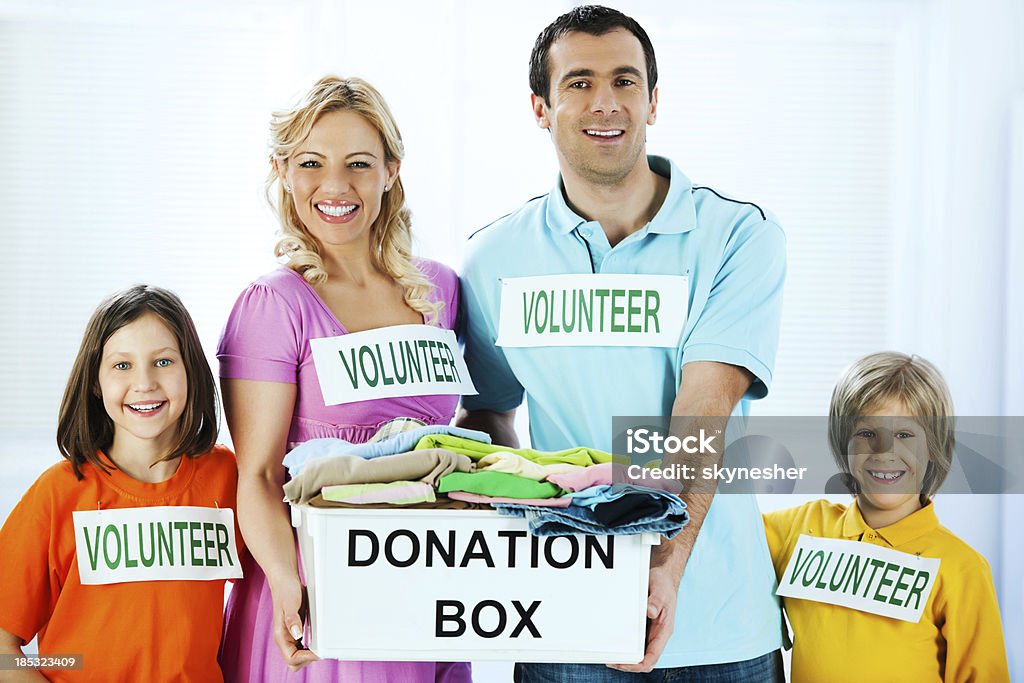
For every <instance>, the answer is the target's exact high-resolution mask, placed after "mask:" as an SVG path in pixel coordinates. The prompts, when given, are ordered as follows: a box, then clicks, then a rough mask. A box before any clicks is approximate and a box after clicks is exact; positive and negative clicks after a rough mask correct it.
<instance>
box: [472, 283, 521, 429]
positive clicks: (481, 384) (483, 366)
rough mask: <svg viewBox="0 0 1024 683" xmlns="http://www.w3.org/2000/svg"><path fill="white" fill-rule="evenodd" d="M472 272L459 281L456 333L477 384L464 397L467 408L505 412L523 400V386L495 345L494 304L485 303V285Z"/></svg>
mask: <svg viewBox="0 0 1024 683" xmlns="http://www.w3.org/2000/svg"><path fill="white" fill-rule="evenodd" d="M470 272H471V271H467V274H465V275H464V276H463V277H462V278H461V280H460V292H461V301H460V308H459V313H460V317H459V324H458V329H459V334H460V336H461V338H462V342H463V344H464V355H465V357H466V367H467V368H468V369H469V376H470V377H472V378H473V384H474V385H475V386H476V390H477V392H478V393H477V395H476V396H463V397H462V407H463V408H465V409H466V410H494V411H497V412H507V411H509V410H513V409H514V408H517V407H518V406H519V404H520V403H522V402H523V386H522V385H521V384H520V383H519V380H517V379H516V377H515V374H513V372H512V369H511V368H510V367H509V365H508V361H507V360H506V359H505V353H504V352H503V351H502V350H501V348H500V347H498V346H495V344H494V342H495V341H496V340H497V338H498V335H497V320H496V318H497V311H496V306H495V307H492V306H488V301H487V298H486V297H487V294H488V292H487V291H486V289H485V288H486V287H487V286H489V285H491V283H489V282H479V281H478V280H479V279H478V278H474V277H473V276H472V275H471V274H469V273H470Z"/></svg>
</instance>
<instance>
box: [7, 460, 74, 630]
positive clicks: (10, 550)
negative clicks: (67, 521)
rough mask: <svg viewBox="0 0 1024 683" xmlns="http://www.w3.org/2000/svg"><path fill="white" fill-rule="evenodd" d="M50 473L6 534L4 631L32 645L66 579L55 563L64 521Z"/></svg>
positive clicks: (26, 500)
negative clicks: (56, 537)
mask: <svg viewBox="0 0 1024 683" xmlns="http://www.w3.org/2000/svg"><path fill="white" fill-rule="evenodd" d="M51 474H52V473H51V472H47V473H46V474H44V475H43V476H42V477H40V478H39V480H37V481H36V483H35V484H33V485H32V487H31V488H30V489H29V490H28V492H26V493H25V495H24V496H23V497H22V499H21V501H20V502H19V503H18V505H17V506H16V507H15V508H14V510H13V511H12V512H11V514H10V516H8V517H7V521H6V522H4V526H3V529H0V548H3V552H2V553H0V576H2V577H3V580H2V581H0V628H3V629H4V630H5V631H9V632H11V633H13V634H14V635H16V636H18V637H19V638H21V639H22V640H24V641H25V642H26V643H27V642H29V641H30V640H32V638H34V637H35V636H36V634H37V633H39V631H40V629H42V628H43V627H44V626H45V625H46V623H47V622H48V621H49V619H50V614H51V613H52V612H53V609H54V606H55V605H56V602H57V597H58V596H59V595H60V586H61V583H62V577H60V576H59V572H58V571H57V569H56V567H55V563H51V562H50V558H51V555H52V556H56V551H55V549H54V546H55V541H54V539H53V538H52V534H53V532H54V531H55V530H56V526H57V524H59V523H60V522H61V520H55V519H53V508H52V503H53V499H52V497H51V496H50V495H48V493H47V491H48V487H47V486H46V484H45V482H46V480H47V478H48V476H50V475H51Z"/></svg>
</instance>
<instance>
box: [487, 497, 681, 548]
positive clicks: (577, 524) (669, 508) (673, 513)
mask: <svg viewBox="0 0 1024 683" xmlns="http://www.w3.org/2000/svg"><path fill="white" fill-rule="evenodd" d="M657 500H659V502H663V503H664V504H663V505H661V506H659V509H658V511H657V512H655V513H653V514H648V515H646V516H644V517H640V518H639V519H636V520H634V521H632V522H630V523H629V524H625V525H622V526H606V525H604V524H602V523H601V522H599V521H598V520H597V519H596V518H595V517H594V511H593V510H591V509H590V508H588V507H581V506H577V505H570V506H569V507H567V508H550V507H539V506H534V505H514V504H506V503H495V504H494V507H495V508H497V510H498V513H499V514H502V515H505V516H506V517H523V518H525V519H526V525H527V527H528V528H529V530H530V533H532V534H533V535H534V536H571V535H573V534H590V535H593V536H604V535H608V534H613V535H628V534H642V533H644V532H648V531H650V532H654V533H659V534H662V535H663V536H665V538H672V537H673V536H675V535H676V534H678V533H679V532H680V531H682V530H683V527H684V526H686V524H687V522H689V521H690V515H689V513H688V512H687V511H686V503H684V502H683V501H682V500H680V499H679V498H678V496H674V495H671V494H669V497H662V496H659V497H658V498H657Z"/></svg>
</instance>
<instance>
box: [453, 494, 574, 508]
mask: <svg viewBox="0 0 1024 683" xmlns="http://www.w3.org/2000/svg"><path fill="white" fill-rule="evenodd" d="M445 495H446V496H448V497H449V498H451V499H452V500H462V501H465V502H467V503H487V504H490V503H512V504H514V505H540V506H543V507H549V508H567V507H569V506H570V505H572V498H568V497H565V498H502V497H501V496H497V497H495V496H485V495H482V494H480V493H469V492H468V491H449V492H448V493H446V494H445Z"/></svg>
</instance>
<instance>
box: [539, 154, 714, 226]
mask: <svg viewBox="0 0 1024 683" xmlns="http://www.w3.org/2000/svg"><path fill="white" fill-rule="evenodd" d="M647 164H648V166H650V168H651V170H652V171H654V172H655V173H657V174H658V175H661V176H663V177H667V178H668V179H669V185H668V194H667V195H666V196H665V201H664V202H662V204H661V208H660V209H658V213H657V214H656V215H655V216H654V219H653V220H651V222H650V223H648V224H647V227H646V230H647V232H654V233H661V234H674V233H675V234H678V233H684V232H689V231H690V230H693V229H694V228H696V227H697V209H696V206H695V205H694V203H693V183H691V182H690V179H689V178H687V177H686V176H685V175H684V174H683V172H682V171H680V170H679V168H678V167H677V166H676V165H675V164H674V163H672V162H671V161H670V160H668V159H666V158H665V157H659V156H654V155H648V156H647ZM545 218H546V219H547V224H548V227H549V228H550V229H551V230H553V231H554V232H556V233H558V234H561V235H567V234H569V233H570V232H572V231H573V230H575V229H576V228H577V227H579V226H580V225H582V224H584V223H586V222H587V221H586V220H585V219H584V218H583V217H581V216H580V215H579V214H577V213H576V212H575V211H573V210H572V209H571V208H569V204H568V202H566V200H565V185H564V184H563V183H562V176H561V174H559V176H558V182H556V183H555V187H554V188H552V190H551V192H550V193H549V194H548V206H547V213H546V216H545Z"/></svg>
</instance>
